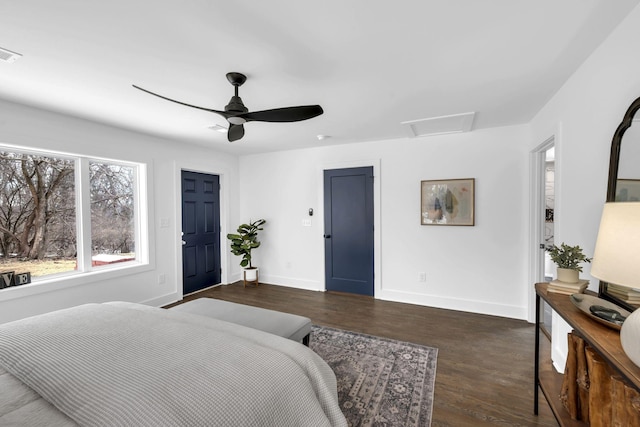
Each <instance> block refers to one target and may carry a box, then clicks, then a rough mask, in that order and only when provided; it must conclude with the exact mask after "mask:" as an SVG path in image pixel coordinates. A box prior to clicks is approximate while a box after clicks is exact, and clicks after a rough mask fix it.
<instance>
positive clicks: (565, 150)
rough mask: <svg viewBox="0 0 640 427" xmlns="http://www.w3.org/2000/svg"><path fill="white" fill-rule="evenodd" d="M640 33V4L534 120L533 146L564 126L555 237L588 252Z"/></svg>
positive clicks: (560, 353)
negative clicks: (614, 134)
mask: <svg viewBox="0 0 640 427" xmlns="http://www.w3.org/2000/svg"><path fill="white" fill-rule="evenodd" d="M639 39H640V8H635V9H634V10H633V11H632V12H631V13H630V14H629V16H628V17H627V18H626V19H625V20H624V21H623V22H622V23H621V24H620V25H619V26H618V27H617V28H616V29H615V30H614V32H613V33H612V34H611V35H610V36H609V38H608V39H607V40H606V41H605V42H604V43H603V44H602V45H601V46H600V47H599V48H598V49H597V50H596V51H595V52H594V53H593V54H592V55H591V56H590V57H589V58H588V59H587V60H586V61H585V63H584V64H583V65H582V66H581V67H580V69H579V70H578V71H577V72H576V73H574V75H573V76H571V78H570V79H569V80H568V81H567V82H566V83H565V85H564V86H563V87H562V89H561V90H560V91H558V93H556V95H555V96H554V97H553V98H552V99H551V100H550V101H549V102H548V103H547V105H546V106H545V107H544V108H543V109H542V110H541V111H540V112H539V113H538V114H537V116H536V117H535V118H534V119H533V120H532V122H531V129H532V134H533V139H532V140H531V147H533V146H535V145H537V144H539V143H540V142H542V141H544V140H545V139H547V138H548V136H549V129H553V128H558V127H560V128H561V129H562V132H561V133H562V135H561V138H560V139H559V140H557V148H556V158H557V162H556V165H557V166H556V175H555V176H556V180H557V187H556V191H557V193H556V195H557V196H556V210H555V220H556V223H557V228H556V237H555V241H556V242H557V244H559V243H561V242H566V243H569V244H572V245H576V244H578V245H580V246H582V248H583V249H584V250H585V253H586V254H587V255H588V256H591V255H593V251H594V247H595V242H596V236H597V231H598V225H599V222H600V215H601V213H602V206H603V203H604V201H605V198H606V192H607V174H608V170H609V150H610V147H611V139H612V137H613V133H614V132H615V130H616V128H617V126H618V124H619V123H620V121H621V120H622V117H623V115H624V113H625V111H626V110H627V108H628V107H629V105H630V104H631V102H632V101H633V100H634V99H636V98H637V97H640V56H639V55H637V54H636V52H637V41H638V40H639ZM638 171H639V172H640V169H639V170H638ZM636 176H638V175H636ZM583 276H585V277H586V278H588V279H590V281H591V283H590V285H589V288H590V289H592V290H597V289H598V280H597V279H595V278H594V277H592V276H590V265H589V264H587V265H586V266H585V268H584V275H583ZM556 326H557V327H556ZM553 328H554V329H555V330H559V331H560V332H559V333H558V338H559V339H558V340H557V341H556V342H554V362H556V366H557V367H558V368H559V369H560V370H562V366H563V365H564V355H565V354H566V335H565V332H566V329H567V328H566V327H564V326H562V325H559V324H557V323H554V326H553ZM554 332H555V331H554ZM555 335H556V334H555V333H554V336H555ZM558 344H562V345H561V346H557V345H558Z"/></svg>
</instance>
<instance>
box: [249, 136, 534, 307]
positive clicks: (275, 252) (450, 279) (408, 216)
mask: <svg viewBox="0 0 640 427" xmlns="http://www.w3.org/2000/svg"><path fill="white" fill-rule="evenodd" d="M529 138H530V137H529V134H528V128H527V126H514V127H505V128H496V129H490V130H481V131H476V132H471V133H464V134H452V135H443V136H434V137H428V138H417V139H407V138H405V139H398V140H390V141H380V142H369V143H362V144H353V145H335V146H328V147H322V148H314V149H306V150H295V151H286V152H278V153H268V154H260V155H251V156H242V157H241V158H240V190H241V193H242V198H241V202H240V213H241V219H242V220H243V221H246V220H248V219H249V218H252V219H257V218H265V219H267V221H268V222H267V224H266V226H265V231H264V232H263V234H262V237H261V240H262V242H263V243H262V246H261V247H260V248H259V249H258V250H257V251H256V252H255V255H254V257H255V260H256V264H258V265H259V266H260V268H261V273H260V274H261V276H260V277H261V280H263V281H265V282H268V283H278V284H284V285H289V286H297V287H303V288H307V289H315V290H324V253H323V251H324V243H323V238H322V235H323V225H322V214H323V206H322V170H323V169H330V168H335V167H340V166H341V165H344V167H348V166H352V165H355V164H367V163H369V164H374V165H377V166H378V169H379V170H377V171H376V178H375V179H376V180H377V181H378V185H379V192H378V193H377V194H376V197H377V198H378V200H377V202H378V209H379V211H378V212H377V213H378V220H379V224H380V225H379V227H380V230H379V239H378V241H377V243H378V247H377V248H376V251H377V259H376V261H377V262H378V263H379V265H378V267H379V271H380V277H377V278H376V279H377V280H376V288H375V296H376V298H381V299H387V300H394V301H401V302H408V303H414V304H421V305H429V306H434V307H442V308H448V309H454V310H463V311H472V312H478V313H488V314H494V315H499V316H507V317H514V318H522V319H524V318H526V316H527V304H528V300H527V289H528V288H527V283H526V282H527V259H526V256H525V255H524V254H525V253H526V251H525V249H526V247H525V244H526V238H527V232H528V227H527V221H528V212H527V200H528V194H527V189H528V181H527V179H528V155H527V153H528V147H527V142H528V141H529ZM449 178H475V180H476V208H475V210H476V225H475V226H474V227H457V226H446V227H438V226H421V225H420V181H421V180H426V179H449ZM309 208H313V209H314V211H315V212H316V214H315V215H314V216H313V225H312V227H303V226H302V224H301V222H302V219H304V218H308V216H307V211H308V210H309ZM421 271H423V272H426V273H427V282H426V283H421V282H419V281H418V272H421Z"/></svg>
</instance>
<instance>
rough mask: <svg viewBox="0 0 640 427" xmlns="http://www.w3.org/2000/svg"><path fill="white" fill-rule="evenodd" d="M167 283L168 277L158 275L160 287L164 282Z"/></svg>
mask: <svg viewBox="0 0 640 427" xmlns="http://www.w3.org/2000/svg"><path fill="white" fill-rule="evenodd" d="M166 281H167V276H165V275H164V273H163V274H158V285H162V284H163V283H164V282H166Z"/></svg>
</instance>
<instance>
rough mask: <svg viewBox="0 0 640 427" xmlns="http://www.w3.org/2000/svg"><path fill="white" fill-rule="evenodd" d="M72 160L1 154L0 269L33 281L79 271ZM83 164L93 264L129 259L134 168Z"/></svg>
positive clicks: (132, 254) (92, 162)
mask: <svg viewBox="0 0 640 427" xmlns="http://www.w3.org/2000/svg"><path fill="white" fill-rule="evenodd" d="M76 161H77V159H73V158H71V157H69V158H64V157H63V156H60V157H57V156H55V155H52V156H48V155H42V154H34V153H26V152H25V153H20V152H10V151H0V272H3V271H15V272H16V273H18V272H30V273H31V277H33V278H36V277H42V276H47V275H50V274H55V273H62V272H69V271H73V270H77V269H78V264H77V253H78V252H80V251H81V248H80V245H82V244H83V243H82V241H81V240H82V239H80V240H79V239H78V237H77V231H76V230H77V226H78V224H77V221H78V219H77V218H78V212H76V202H77V201H76V198H77V197H80V195H79V194H77V192H76V189H75V182H76V181H75V180H76V170H75V169H76ZM88 165H89V183H88V184H89V188H90V198H91V200H90V202H91V203H90V206H91V213H90V214H91V238H90V241H89V239H85V240H86V241H85V243H84V244H85V245H88V244H90V245H91V266H92V267H93V266H102V265H105V264H112V263H114V262H122V261H130V260H135V259H136V253H135V252H136V241H135V239H136V238H135V236H136V220H137V218H136V206H135V190H136V185H137V182H136V174H137V171H138V168H137V167H136V166H135V165H123V164H117V163H115V162H105V161H98V160H89V161H88ZM86 214H87V215H88V214H89V213H88V212H87V213H86ZM82 252H83V253H86V252H84V251H82ZM86 268H89V267H88V266H87V267H86Z"/></svg>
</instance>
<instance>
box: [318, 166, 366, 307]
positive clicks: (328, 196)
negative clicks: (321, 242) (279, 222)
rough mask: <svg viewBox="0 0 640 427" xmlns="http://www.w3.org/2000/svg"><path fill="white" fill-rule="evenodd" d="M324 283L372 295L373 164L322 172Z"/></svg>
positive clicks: (333, 289) (329, 287)
mask: <svg viewBox="0 0 640 427" xmlns="http://www.w3.org/2000/svg"><path fill="white" fill-rule="evenodd" d="M324 212H325V213H324V216H325V217H324V230H325V234H324V238H325V286H326V289H327V290H328V291H340V292H350V293H356V294H363V295H373V247H374V244H373V167H361V168H349V169H332V170H326V171H324Z"/></svg>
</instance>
